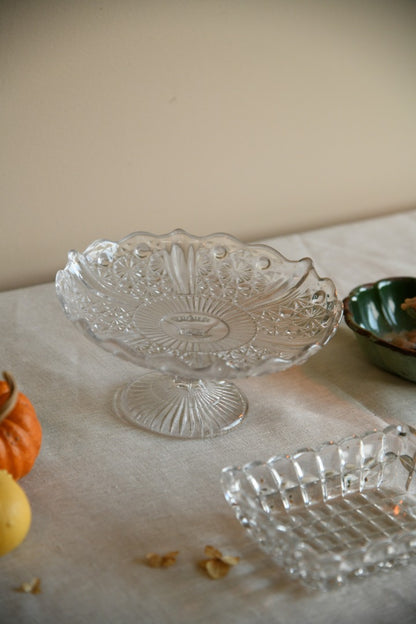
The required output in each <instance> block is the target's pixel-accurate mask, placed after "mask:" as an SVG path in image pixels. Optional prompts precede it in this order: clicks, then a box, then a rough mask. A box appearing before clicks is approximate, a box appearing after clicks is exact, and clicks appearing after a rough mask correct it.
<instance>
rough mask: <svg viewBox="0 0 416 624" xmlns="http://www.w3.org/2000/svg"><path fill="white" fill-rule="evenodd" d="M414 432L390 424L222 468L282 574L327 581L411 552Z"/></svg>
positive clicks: (239, 507)
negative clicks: (286, 573)
mask: <svg viewBox="0 0 416 624" xmlns="http://www.w3.org/2000/svg"><path fill="white" fill-rule="evenodd" d="M415 460H416V435H415V430H414V429H413V428H412V427H409V426H407V425H398V426H394V425H392V426H389V427H387V428H386V429H384V430H383V431H371V432H369V433H366V434H364V435H363V436H350V437H348V438H344V439H342V440H341V441H339V442H338V443H334V442H326V443H324V444H322V445H321V446H320V447H319V448H317V449H315V450H314V449H302V450H300V451H298V452H296V453H294V454H292V455H281V456H276V457H273V458H271V459H269V460H268V461H266V462H260V461H256V462H251V463H250V464H246V465H245V466H243V467H241V468H240V467H231V468H224V470H223V472H222V487H223V490H224V494H225V497H226V499H227V501H228V503H229V504H230V505H231V507H232V508H233V509H234V511H235V513H236V516H237V518H238V519H239V521H240V522H241V523H242V525H243V526H244V527H246V528H247V529H248V531H249V533H250V534H251V535H252V537H253V538H254V539H255V540H257V541H258V542H259V543H260V545H261V547H262V548H263V549H264V550H265V551H266V552H267V553H268V554H270V555H271V556H273V557H274V558H275V560H276V562H277V563H278V564H279V565H280V566H282V567H284V568H285V569H286V570H287V571H288V573H290V574H292V575H293V576H294V577H296V578H299V579H300V580H301V581H303V582H304V583H305V584H306V585H310V586H312V587H318V588H323V589H325V588H329V587H331V586H336V585H340V584H342V583H344V582H345V581H347V580H349V579H351V578H353V577H362V576H367V575H369V574H371V573H373V572H375V571H378V570H388V569H390V568H392V567H394V566H396V565H399V564H407V563H408V562H410V561H411V560H412V558H413V557H414V556H415V555H416V479H414V472H415Z"/></svg>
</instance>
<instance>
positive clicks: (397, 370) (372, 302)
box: [343, 277, 416, 382]
mask: <svg viewBox="0 0 416 624" xmlns="http://www.w3.org/2000/svg"><path fill="white" fill-rule="evenodd" d="M411 297H416V277H390V278H386V279H382V280H380V281H378V282H374V283H372V284H362V285H361V286H357V287H356V288H354V289H353V290H352V291H351V292H350V294H349V295H348V297H346V298H345V299H344V301H343V303H344V318H345V322H346V323H347V325H348V327H350V328H351V329H352V330H353V332H354V333H355V336H356V337H357V340H358V342H359V344H360V346H361V348H362V349H363V351H364V353H365V354H366V355H367V357H368V359H369V360H370V361H371V362H372V363H373V364H375V365H376V366H379V367H380V368H383V369H384V370H387V371H389V372H390V373H394V374H395V375H399V376H400V377H403V378H404V379H408V380H410V381H413V382H416V348H408V347H407V346H398V345H397V344H393V343H392V342H391V340H394V342H397V336H406V332H409V331H415V330H416V319H415V318H414V317H412V316H411V314H409V313H408V312H405V311H403V310H402V309H401V307H400V306H401V304H402V303H403V301H404V300H405V299H407V298H411Z"/></svg>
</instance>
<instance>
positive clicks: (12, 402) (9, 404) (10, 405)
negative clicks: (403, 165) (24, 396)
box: [0, 371, 19, 422]
mask: <svg viewBox="0 0 416 624" xmlns="http://www.w3.org/2000/svg"><path fill="white" fill-rule="evenodd" d="M3 379H4V380H5V382H6V383H7V385H8V386H9V390H10V394H9V396H8V397H7V399H6V400H5V402H4V403H3V405H2V406H1V407H0V422H2V421H3V420H4V419H5V418H7V416H8V415H9V414H10V413H11V412H12V411H13V410H14V408H15V406H16V403H17V397H18V394H19V390H18V388H17V383H16V381H15V378H14V377H13V375H11V374H10V373H8V372H7V371H4V372H3Z"/></svg>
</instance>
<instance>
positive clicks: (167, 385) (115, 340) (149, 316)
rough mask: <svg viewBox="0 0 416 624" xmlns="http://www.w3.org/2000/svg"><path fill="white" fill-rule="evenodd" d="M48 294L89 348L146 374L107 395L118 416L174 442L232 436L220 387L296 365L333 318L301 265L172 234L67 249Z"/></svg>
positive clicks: (233, 243)
mask: <svg viewBox="0 0 416 624" xmlns="http://www.w3.org/2000/svg"><path fill="white" fill-rule="evenodd" d="M56 292H57V295H58V298H59V300H60V302H61V304H62V306H63V309H64V311H65V313H66V315H67V316H68V318H69V319H70V320H71V321H72V322H74V323H75V325H76V326H77V327H78V328H79V329H80V330H81V331H82V332H84V333H85V335H86V336H87V337H88V338H91V339H92V340H93V341H94V342H95V343H96V344H98V345H100V346H101V347H103V348H104V349H106V350H108V351H111V352H112V353H114V354H116V355H118V356H120V357H123V358H125V359H127V360H130V361H131V362H134V363H136V364H137V365H139V366H142V367H145V368H148V369H151V370H152V371H153V372H150V373H148V374H146V375H142V376H141V377H140V378H139V379H137V380H136V381H134V382H132V383H130V384H128V385H127V386H125V387H123V388H121V389H120V390H119V391H118V392H117V393H116V396H115V400H114V407H115V411H116V412H117V414H119V415H120V416H121V417H122V418H124V419H126V420H127V421H128V422H130V423H133V424H135V425H138V426H140V427H143V428H145V429H149V430H151V431H154V432H157V433H161V434H165V435H171V436H176V437H183V438H203V437H210V436H215V435H218V434H221V433H224V432H226V431H228V430H230V429H232V428H233V427H235V426H236V425H237V424H238V423H240V422H241V420H242V418H243V416H244V414H245V413H246V411H247V400H246V398H245V396H244V395H243V393H242V392H241V390H239V388H238V387H237V386H236V385H235V384H234V383H232V382H230V381H229V379H231V378H237V377H246V376H249V375H261V374H264V373H272V372H276V371H281V370H284V369H287V368H288V367H290V366H292V365H293V364H301V363H303V362H305V361H306V360H307V358H309V357H310V356H311V355H312V354H313V353H315V352H316V351H317V350H319V349H320V348H321V347H323V346H324V345H325V344H326V343H327V342H328V340H329V339H330V338H331V337H332V336H333V334H334V333H335V331H336V329H337V327H338V324H339V322H340V318H341V315H342V302H341V301H340V300H339V299H338V296H337V293H336V289H335V286H334V284H333V282H332V281H331V280H330V279H328V278H321V277H319V276H318V275H317V273H316V271H315V269H314V266H313V263H312V260H311V259H310V258H302V259H301V260H298V261H290V260H287V259H286V258H285V257H283V256H282V255H281V254H280V253H278V252H277V251H275V250H274V249H272V248H271V247H268V246H266V245H249V244H244V243H242V242H240V241H238V240H237V239H236V238H234V237H232V236H230V235H227V234H214V235H211V236H205V237H198V236H192V235H190V234H188V233H186V232H185V231H183V230H175V231H173V232H170V233H169V234H166V235H161V236H156V235H153V234H149V233H146V232H135V233H132V234H130V235H128V236H126V237H125V238H123V239H122V240H120V241H118V242H114V241H108V240H98V241H95V242H93V243H92V244H91V245H90V246H89V247H88V248H87V249H86V250H85V251H84V252H83V253H79V252H76V251H70V252H69V254H68V262H67V265H66V267H65V268H64V269H63V270H61V271H59V272H58V273H57V276H56ZM154 371H157V372H154Z"/></svg>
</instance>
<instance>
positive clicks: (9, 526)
mask: <svg viewBox="0 0 416 624" xmlns="http://www.w3.org/2000/svg"><path fill="white" fill-rule="evenodd" d="M31 520H32V511H31V509H30V504H29V500H28V498H27V496H26V494H25V492H24V491H23V489H22V488H21V486H20V485H19V484H18V483H16V481H15V480H14V479H13V477H12V476H11V474H9V473H8V472H7V470H0V557H1V556H2V555H5V554H6V553H8V552H10V551H11V550H13V548H16V546H19V544H20V543H21V542H23V540H24V539H25V537H26V535H27V533H28V531H29V528H30V523H31Z"/></svg>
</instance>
